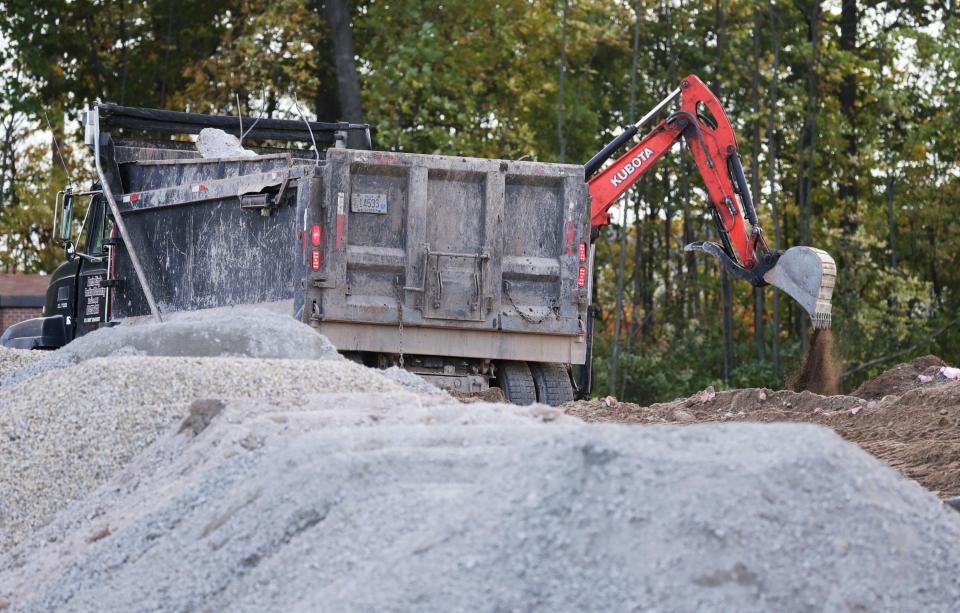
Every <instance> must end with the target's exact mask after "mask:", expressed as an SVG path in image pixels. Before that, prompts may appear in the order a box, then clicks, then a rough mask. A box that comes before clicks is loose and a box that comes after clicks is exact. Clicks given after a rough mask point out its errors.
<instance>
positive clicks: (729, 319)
mask: <svg viewBox="0 0 960 613" xmlns="http://www.w3.org/2000/svg"><path fill="white" fill-rule="evenodd" d="M724 4H725V2H724V0H717V3H716V32H717V55H716V62H717V67H716V71H715V72H714V83H713V91H714V93H715V94H716V95H717V97H720V93H721V91H722V88H721V83H720V67H721V66H722V65H723V53H724V48H725V47H726V39H727V35H726V28H725V24H726V14H725V13H726V12H725V10H724ZM720 285H721V288H720V289H721V291H720V300H721V303H722V307H723V308H722V312H723V322H722V327H723V381H724V383H727V382H728V381H729V380H730V371H731V370H732V369H733V362H734V351H733V285H732V284H731V283H730V275H728V274H727V272H726V270H723V271H722V273H721V275H720Z"/></svg>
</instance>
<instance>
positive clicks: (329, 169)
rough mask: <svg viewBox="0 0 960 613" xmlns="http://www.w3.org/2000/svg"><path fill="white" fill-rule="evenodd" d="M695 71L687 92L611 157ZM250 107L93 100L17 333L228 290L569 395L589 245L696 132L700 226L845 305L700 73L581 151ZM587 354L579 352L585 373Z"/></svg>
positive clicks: (573, 387) (336, 329) (429, 366)
mask: <svg viewBox="0 0 960 613" xmlns="http://www.w3.org/2000/svg"><path fill="white" fill-rule="evenodd" d="M681 93H682V94H683V96H682V101H681V104H680V106H679V108H678V109H677V110H675V111H674V112H672V113H671V114H669V116H668V117H667V118H666V119H664V120H662V121H661V122H660V123H658V124H657V125H656V126H655V127H654V128H653V129H652V130H651V131H650V133H649V134H648V135H647V136H645V137H644V138H643V139H641V140H640V141H639V142H638V143H637V144H635V145H633V146H632V147H630V149H629V150H628V151H627V152H626V153H625V154H624V155H622V156H621V157H619V158H618V159H616V160H614V161H613V162H612V163H610V164H607V162H608V160H609V158H611V157H612V156H613V155H614V154H615V153H617V152H618V151H619V150H620V149H622V148H623V147H624V146H625V145H626V144H627V143H628V141H629V140H630V139H632V137H633V136H634V135H636V134H637V132H638V130H639V129H640V128H641V127H642V126H643V125H644V124H645V123H647V122H648V121H649V120H651V119H652V118H653V117H654V116H655V115H657V114H658V113H660V112H661V111H663V110H664V109H665V108H666V107H667V105H668V104H669V103H670V102H671V101H672V100H673V99H674V98H677V97H680V96H681ZM248 123H250V121H249V119H248ZM241 124H242V121H241V120H240V119H239V118H237V117H227V116H217V115H203V114H196V113H182V112H176V111H162V110H155V109H143V108H135V107H123V106H118V105H113V104H100V105H97V106H95V107H93V108H91V109H90V110H88V111H87V112H86V113H85V115H84V125H85V141H86V144H87V145H88V146H89V148H90V149H91V150H92V152H93V157H94V166H95V168H96V173H97V178H98V181H97V183H96V184H95V185H94V186H93V188H92V189H89V190H87V191H83V192H79V191H73V190H71V189H68V190H65V191H64V192H62V193H60V194H58V196H57V202H56V207H55V211H56V212H55V222H54V226H55V235H56V239H57V240H59V241H60V242H61V243H62V244H63V245H64V246H65V249H66V253H67V256H68V257H67V261H66V262H65V263H63V264H62V265H61V266H60V267H59V268H58V269H57V270H56V272H55V273H54V274H53V275H52V276H51V281H50V287H49V289H48V292H47V299H46V304H45V306H44V310H43V315H42V316H41V317H39V318H36V319H33V320H28V321H26V322H22V323H21V324H17V325H15V326H13V327H11V328H10V329H8V330H7V331H6V332H5V333H4V335H3V337H2V339H0V342H2V344H3V345H5V346H9V347H20V348H30V349H41V348H42V349H54V348H57V347H60V346H63V345H64V344H66V343H68V342H70V341H71V340H72V339H74V338H76V337H78V336H81V335H83V334H86V333H88V332H90V331H92V330H95V329H97V328H100V327H103V326H109V325H113V324H115V323H117V322H120V321H123V320H125V319H129V318H137V317H153V318H155V319H157V320H161V319H162V318H163V317H165V316H167V315H170V314H173V313H177V312H182V311H195V310H199V309H215V308H221V309H224V311H223V316H224V317H229V316H230V315H229V313H230V311H229V308H230V307H241V306H243V305H258V306H260V307H263V308H271V309H280V310H283V311H285V312H288V313H289V314H291V315H292V316H294V317H296V318H297V319H299V320H301V321H303V322H304V323H306V324H309V325H310V326H312V327H314V328H315V329H316V330H317V331H319V332H320V333H322V334H324V335H325V336H326V337H327V338H329V339H330V340H331V341H332V342H333V344H334V345H335V346H336V347H337V348H338V350H340V351H341V352H342V353H344V354H345V355H346V356H348V357H350V358H351V359H354V360H357V361H359V362H362V363H364V364H367V365H369V366H376V367H388V366H392V365H396V366H400V367H403V368H405V369H407V370H409V371H411V372H414V373H416V374H418V375H420V376H421V377H423V378H424V379H426V380H428V381H430V382H432V383H434V384H436V385H438V386H440V387H443V388H446V389H451V390H459V391H463V392H484V391H486V390H487V389H489V388H490V387H491V386H498V387H500V388H501V389H502V390H503V392H504V394H505V395H506V397H507V398H508V399H509V400H510V401H511V402H514V403H517V404H530V403H533V402H541V403H545V404H551V405H558V404H562V403H563V402H566V401H569V400H572V399H574V397H585V396H586V395H588V394H589V392H590V361H591V360H590V357H591V353H592V336H593V330H592V322H593V307H592V306H591V303H592V297H593V268H594V266H593V261H594V254H595V248H594V245H595V241H596V240H597V239H598V237H599V235H600V229H601V228H602V227H603V226H604V225H606V224H607V223H608V221H609V213H608V209H609V208H610V207H611V206H613V204H614V203H615V202H616V201H617V200H618V199H619V198H620V197H621V196H622V194H623V193H624V191H625V190H626V189H627V188H629V187H630V185H632V184H633V183H635V182H636V180H638V179H639V178H640V177H641V176H643V175H644V174H645V173H646V172H647V171H648V170H649V169H650V168H651V167H652V166H653V165H654V164H655V162H656V161H657V159H659V158H660V157H661V156H662V155H663V154H665V153H666V152H667V151H668V150H669V149H670V148H671V147H672V146H673V145H674V144H675V143H676V142H678V141H679V140H680V139H681V138H686V139H687V141H688V145H689V147H690V150H691V152H692V153H693V157H694V160H695V162H696V163H697V166H698V168H699V169H700V172H701V175H702V176H703V178H704V182H705V184H706V186H707V191H708V194H709V202H708V208H709V210H710V211H711V214H712V216H713V218H714V220H715V221H716V225H717V230H718V235H719V238H720V243H713V242H706V241H701V242H698V243H694V244H692V245H690V246H688V248H689V249H693V250H698V251H703V252H705V253H708V254H710V255H712V256H714V257H717V258H718V259H719V260H720V262H721V263H722V265H723V266H724V267H725V268H726V269H727V270H728V271H729V272H730V273H731V274H733V275H734V276H735V277H737V278H739V279H744V280H747V281H750V282H752V283H754V284H756V285H765V284H768V283H769V284H772V285H775V286H777V287H780V288H781V289H783V290H784V291H786V292H787V293H788V294H790V295H791V296H793V297H794V298H795V299H797V300H798V302H800V304H801V305H802V306H803V307H804V308H805V309H806V310H807V312H808V313H809V314H810V316H811V320H812V322H813V324H814V326H815V327H823V326H829V325H830V299H831V293H832V289H833V282H834V278H835V267H834V264H833V260H832V259H831V258H830V256H829V255H827V254H826V253H825V252H823V251H820V250H818V249H813V248H811V247H794V248H792V249H788V250H787V251H785V252H778V251H773V250H771V249H769V248H768V247H767V245H766V243H765V241H764V239H763V234H762V231H761V229H760V224H759V221H758V219H757V215H756V211H755V210H754V207H753V204H752V200H751V198H750V194H749V190H748V187H747V183H746V180H745V179H744V177H743V169H742V166H741V165H740V158H739V154H738V153H737V150H736V141H735V137H734V134H733V130H732V128H731V127H730V124H729V122H728V120H727V118H726V116H725V115H724V113H723V109H722V108H721V107H720V105H719V101H717V100H716V98H715V97H714V96H713V94H712V93H710V91H709V90H708V89H707V88H706V86H705V85H703V83H702V82H700V81H699V79H697V78H696V77H695V76H694V75H690V76H689V77H687V78H686V79H684V80H683V82H682V83H681V85H680V87H678V88H677V90H676V91H675V92H673V93H671V94H670V95H669V96H667V97H666V98H665V99H664V100H663V101H662V102H661V103H660V104H659V105H657V106H656V107H655V108H654V109H653V110H651V112H650V113H648V114H647V115H646V116H644V118H642V119H641V120H640V121H638V122H637V123H636V124H634V125H632V126H627V127H626V128H625V129H624V130H623V131H622V132H621V134H620V135H619V136H617V138H615V139H614V140H613V141H612V142H610V143H609V144H608V145H607V146H606V147H604V148H603V150H602V151H600V152H599V153H598V154H597V155H596V156H595V157H594V158H593V159H592V160H590V162H588V163H587V164H586V165H579V164H553V163H541V162H535V161H516V160H499V159H479V158H470V157H461V156H444V155H421V154H413V153H402V152H383V151H375V150H373V148H372V146H371V142H370V131H369V128H368V127H367V126H366V125H359V124H346V123H322V122H307V121H297V120H280V119H259V120H257V121H256V123H255V124H252V125H250V126H248V127H247V129H246V130H244V128H243V126H242V125H241ZM171 134H172V135H174V136H173V137H171V136H170V135H171ZM144 135H147V136H144ZM192 135H197V136H196V143H194V142H193V140H192V138H187V136H192ZM244 141H245V142H246V143H247V144H248V146H249V148H247V147H244V146H243V144H244ZM252 143H256V145H251V144H252ZM348 143H350V145H351V146H350V148H348V147H347V144H348ZM357 143H359V147H358V146H357ZM321 145H322V146H321ZM84 201H86V204H87V206H86V215H85V217H84V220H83V223H82V224H81V231H80V235H79V238H78V240H77V242H76V244H74V241H73V231H72V229H73V226H74V223H73V211H74V209H75V207H78V206H79V205H80V204H82V203H83V202H84ZM748 223H749V228H748V226H747V224H748ZM571 365H581V367H580V368H578V369H577V373H576V375H574V374H573V371H572V369H571Z"/></svg>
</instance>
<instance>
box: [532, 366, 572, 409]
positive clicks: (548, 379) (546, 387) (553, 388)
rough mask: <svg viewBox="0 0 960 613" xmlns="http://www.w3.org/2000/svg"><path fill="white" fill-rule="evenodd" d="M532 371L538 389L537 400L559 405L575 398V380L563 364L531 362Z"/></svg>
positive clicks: (553, 405)
mask: <svg viewBox="0 0 960 613" xmlns="http://www.w3.org/2000/svg"><path fill="white" fill-rule="evenodd" d="M530 372H531V373H532V374H533V385H534V387H536V389H537V400H539V401H540V402H542V403H543V404H549V405H550V406H552V407H558V406H560V405H561V404H563V403H564V402H570V401H572V400H573V382H572V381H570V373H569V372H568V371H567V367H566V366H564V365H563V364H554V363H547V362H530Z"/></svg>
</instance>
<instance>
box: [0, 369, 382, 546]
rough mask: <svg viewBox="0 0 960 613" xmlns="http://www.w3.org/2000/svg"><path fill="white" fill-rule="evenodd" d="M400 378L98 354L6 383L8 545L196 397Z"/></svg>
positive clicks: (0, 487) (369, 385) (377, 383)
mask: <svg viewBox="0 0 960 613" xmlns="http://www.w3.org/2000/svg"><path fill="white" fill-rule="evenodd" d="M361 389H362V390H370V391H395V390H400V389H401V388H400V386H399V385H397V384H395V383H393V382H391V381H388V380H386V379H384V378H382V377H379V376H377V374H376V373H375V372H372V371H370V370H369V369H367V368H364V367H363V366H360V365H357V364H352V363H348V362H346V361H336V362H331V361H317V360H252V359H247V358H167V357H158V358H152V357H134V356H131V357H112V358H95V359H92V360H88V361H85V362H83V363H81V364H79V365H77V366H74V367H71V368H67V369H64V370H59V371H53V372H48V373H43V374H40V375H37V376H35V377H33V378H31V379H29V380H28V381H25V382H24V383H22V384H20V385H18V386H16V387H13V388H4V389H0V407H3V409H2V410H0V437H2V438H0V440H2V442H3V444H2V445H0V491H3V492H4V494H3V496H0V517H2V518H3V521H2V522H0V550H2V549H5V548H7V547H9V546H11V545H14V544H16V543H17V542H19V541H20V540H21V539H22V538H23V537H24V536H25V535H26V534H29V532H30V531H32V530H34V529H36V528H37V527H38V526H41V525H43V524H44V523H46V522H47V521H48V520H49V519H50V518H51V517H52V515H53V514H54V513H56V512H57V511H59V510H61V509H63V508H64V506H65V505H67V504H68V503H70V502H71V501H74V500H77V499H79V498H80V497H82V496H83V495H85V494H87V493H89V492H90V491H91V490H92V489H94V488H95V487H96V486H97V485H99V484H100V483H102V482H103V481H105V480H107V479H109V478H110V477H111V476H112V475H113V474H114V473H115V472H117V470H119V469H120V468H122V467H123V466H124V465H125V464H126V463H127V462H128V461H129V460H130V459H131V458H133V457H134V456H135V455H137V454H138V453H140V452H141V451H142V450H143V449H144V448H145V447H147V446H148V445H149V444H150V443H152V442H153V441H154V440H155V439H156V438H157V436H158V435H159V434H160V433H161V432H163V431H164V430H166V429H168V428H169V427H170V426H171V425H172V424H175V423H179V422H180V421H181V420H183V419H184V418H185V417H186V416H187V414H188V413H189V405H190V403H191V401H193V400H196V399H206V398H218V399H230V398H250V397H255V398H265V399H270V398H281V397H285V396H297V395H303V394H310V393H317V392H322V391H355V390H361Z"/></svg>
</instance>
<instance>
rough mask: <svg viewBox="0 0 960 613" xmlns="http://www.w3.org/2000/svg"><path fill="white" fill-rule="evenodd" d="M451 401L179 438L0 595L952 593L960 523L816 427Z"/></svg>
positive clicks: (71, 605) (84, 514) (44, 599)
mask: <svg viewBox="0 0 960 613" xmlns="http://www.w3.org/2000/svg"><path fill="white" fill-rule="evenodd" d="M440 402H441V401H440V399H439V398H437V397H430V396H415V395H414V394H412V393H409V392H403V393H399V394H389V395H386V394H384V395H375V394H353V395H344V396H340V397H336V396H334V395H330V396H327V397H317V398H313V399H308V400H306V401H304V402H302V404H299V405H297V406H292V405H279V406H267V405H265V404H262V403H261V404H259V405H255V404H249V405H246V406H240V407H236V406H232V405H229V404H228V405H227V407H226V408H225V409H224V411H223V412H222V413H221V414H220V415H219V416H217V417H215V418H214V419H213V421H212V423H211V424H210V425H209V426H208V427H207V428H206V429H205V430H202V431H201V432H200V433H199V434H198V435H196V436H193V435H191V434H190V431H189V430H184V431H181V432H179V433H177V432H176V431H175V430H174V429H171V430H170V432H169V433H168V435H167V436H166V437H164V438H163V439H162V440H161V441H160V442H159V443H158V444H157V445H156V446H154V447H153V448H151V449H150V450H148V451H147V452H146V453H145V454H143V455H142V456H141V457H140V458H139V459H138V460H137V461H136V462H135V463H134V464H133V465H131V466H130V467H129V468H128V469H126V470H125V471H124V472H123V473H122V474H121V475H118V476H117V477H116V478H114V479H113V480H111V482H110V483H108V484H106V485H105V486H104V487H102V488H100V489H99V490H98V492H97V493H96V494H95V495H93V496H91V497H90V498H88V499H87V500H85V501H83V502H82V503H81V504H78V505H77V506H75V507H73V508H71V509H69V510H68V511H67V512H66V513H63V514H61V515H60V516H59V517H58V518H57V520H56V521H55V522H54V523H53V524H51V525H50V526H48V527H46V528H44V529H43V530H41V531H40V532H38V533H37V534H35V535H34V536H33V537H32V538H31V540H30V541H29V542H28V543H27V544H25V545H24V546H21V548H20V549H19V550H18V551H17V553H16V554H15V555H14V556H12V557H10V558H7V559H6V560H3V559H0V569H3V570H0V598H5V599H7V600H8V601H9V603H10V604H11V608H12V609H13V610H17V611H49V610H57V611H88V610H100V611H125V610H140V611H160V610H164V611H171V610H176V611H189V610H229V611H266V610H272V611H291V612H294V613H295V612H299V611H313V610H316V609H317V608H323V607H324V606H325V603H336V605H335V607H334V608H336V609H338V610H345V611H350V610H356V611H400V610H424V611H439V610H449V611H473V610H505V611H506V610H531V609H536V610H545V611H574V610H597V611H626V610H638V609H643V608H648V607H650V606H653V605H655V606H656V607H657V608H658V609H660V610H664V611H691V610H714V611H775V610H796V609H807V608H818V607H819V608H826V609H830V610H869V611H877V610H885V611H898V610H931V611H941V610H942V611H946V610H950V609H951V608H952V607H953V606H954V605H955V604H956V602H957V601H958V599H960V584H958V583H957V581H956V577H957V576H958V575H960V550H958V549H957V548H956V547H954V546H952V545H951V544H954V543H958V542H960V520H958V518H957V517H956V513H955V512H954V511H952V510H949V509H946V508H944V506H943V505H941V504H940V503H939V502H938V501H937V500H936V499H935V498H934V497H933V496H931V495H930V494H929V493H928V492H926V491H924V490H923V489H922V488H920V487H919V486H917V485H916V484H915V483H912V482H909V481H907V480H904V479H902V478H901V477H899V476H898V475H896V474H895V473H894V472H893V471H891V470H889V469H888V468H887V467H885V466H883V465H882V463H880V462H878V461H876V460H875V459H873V458H871V457H870V456H869V455H867V454H865V453H863V452H862V451H861V450H859V449H857V448H856V447H855V446H853V445H849V444H847V443H845V442H843V441H842V440H840V438H839V437H837V436H836V435H834V434H833V433H831V432H829V431H828V430H826V429H824V428H819V427H813V426H809V425H792V424H772V425H760V424H712V425H701V426H695V427H690V428H676V427H662V428H627V427H624V426H615V425H606V424H604V425H601V424H583V423H582V422H579V421H577V420H573V419H570V418H566V417H564V416H562V415H559V416H558V412H557V411H556V410H555V409H549V408H547V407H542V406H534V407H508V406H503V405H499V406H497V405H489V404H482V403H481V404H473V405H470V406H464V405H462V404H459V403H453V402H451V401H449V400H448V401H446V402H447V404H438V403H440ZM544 421H548V423H543V422H544ZM705 505H706V506H705ZM598 518H600V519H598ZM801 568H802V572H798V569H801ZM838 586H839V587H838ZM798 595H800V596H799V597H800V598H802V600H800V601H798Z"/></svg>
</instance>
